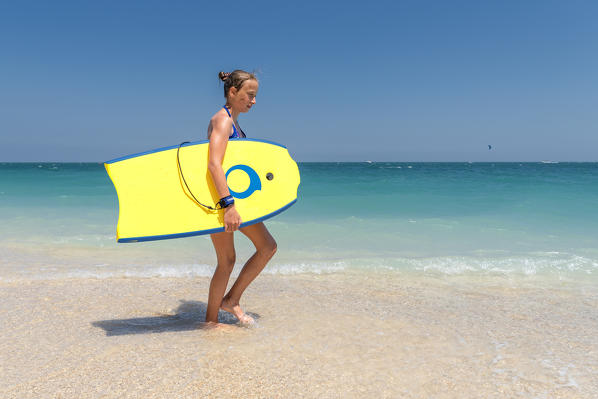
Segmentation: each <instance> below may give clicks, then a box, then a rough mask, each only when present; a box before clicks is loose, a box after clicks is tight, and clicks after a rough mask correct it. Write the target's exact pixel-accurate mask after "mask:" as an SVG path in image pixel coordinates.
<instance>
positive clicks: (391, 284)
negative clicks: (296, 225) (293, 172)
mask: <svg viewBox="0 0 598 399" xmlns="http://www.w3.org/2000/svg"><path fill="white" fill-rule="evenodd" d="M208 284H209V279H208V278H110V279H65V280H45V281H43V280H39V281H35V280H30V281H19V282H10V283H7V282H0V330H1V337H2V339H1V341H0V381H2V384H0V397H2V398H19V399H22V398H36V399H37V398H203V397H214V398H225V397H231V398H237V397H247V398H481V397H483V398H501V399H502V398H515V397H523V398H594V397H595V393H596V392H598V379H597V378H596V375H598V291H597V290H596V285H592V284H587V285H584V284H568V283H563V282H558V281H548V282H547V281H541V280H540V279H535V280H533V281H530V280H525V279H521V280H508V279H505V278H499V277H484V278H477V279H476V278H464V277H437V278H435V277H430V276H427V277H424V276H422V275H417V276H413V275H406V274H400V273H381V272H380V273H378V272H376V273H359V272H342V273H336V274H322V275H313V274H311V275H291V276H282V275H262V276H259V277H258V279H257V280H256V281H255V282H254V284H253V285H252V286H250V287H249V289H248V291H247V292H246V294H245V296H244V298H243V301H242V303H241V305H242V306H243V307H244V309H245V310H246V311H247V312H248V313H249V314H251V315H252V316H253V317H254V318H256V319H257V323H258V325H257V326H255V327H252V328H245V327H239V326H238V325H236V324H235V322H234V319H233V318H232V317H229V316H227V315H226V314H221V316H222V318H221V319H222V320H223V321H224V323H225V327H224V328H221V329H216V330H209V329H205V328H204V327H205V326H204V324H203V323H202V321H203V318H204V316H205V308H206V303H205V301H206V299H207V292H208Z"/></svg>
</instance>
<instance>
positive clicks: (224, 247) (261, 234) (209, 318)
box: [206, 70, 276, 324]
mask: <svg viewBox="0 0 598 399" xmlns="http://www.w3.org/2000/svg"><path fill="white" fill-rule="evenodd" d="M218 77H219V78H220V79H221V80H222V81H223V82H224V97H225V98H226V105H225V106H224V107H223V108H222V109H221V110H220V111H218V112H216V114H214V116H213V117H212V119H211V120H210V125H209V126H208V140H209V141H210V144H209V160H208V162H209V165H208V169H209V171H210V174H211V176H212V180H213V181H214V185H215V187H216V190H217V191H218V194H219V195H220V198H221V200H220V205H221V206H222V207H223V208H224V232H220V233H215V234H211V238H212V243H213V244H214V249H215V250H216V257H217V260H218V265H217V266H216V271H215V272H214V276H213V277H212V281H211V282H210V293H209V297H208V309H207V311H206V322H207V323H209V324H212V323H218V310H219V309H222V310H225V311H227V312H229V313H232V314H234V315H235V316H236V317H237V319H239V321H240V322H241V323H244V324H246V323H253V321H254V320H253V318H252V317H251V316H249V315H247V314H245V312H243V310H242V309H241V307H240V306H239V301H240V299H241V295H243V292H244V291H245V289H246V288H247V287H248V286H249V284H250V283H251V282H252V281H253V280H254V279H255V278H256V277H257V275H258V274H259V273H260V272H261V271H262V270H263V269H264V267H265V266H266V263H268V261H269V260H270V259H271V258H272V256H274V253H275V252H276V241H274V238H272V236H271V235H270V233H269V232H268V229H266V226H264V223H261V222H260V223H256V224H252V225H250V226H246V227H241V228H239V226H240V225H241V223H242V220H241V216H240V215H239V213H238V212H237V210H236V209H235V204H234V199H233V197H232V196H231V195H230V192H229V190H228V185H227V184H226V177H225V175H224V170H223V169H222V160H223V159H224V153H225V152H226V145H227V143H228V140H229V139H232V138H244V137H246V136H245V133H244V132H243V130H241V127H240V126H239V123H238V122H237V118H238V117H239V114H241V113H242V112H249V110H250V109H251V107H252V106H253V105H255V97H256V95H257V91H258V86H259V84H258V80H257V78H256V77H255V75H254V74H252V73H248V72H245V71H242V70H236V71H233V72H231V73H226V72H220V73H219V74H218ZM236 230H239V231H241V233H243V234H245V235H246V236H247V237H248V238H249V239H250V240H251V242H252V243H253V245H254V246H255V249H256V251H255V253H254V254H253V256H251V257H250V258H249V260H248V261H247V263H245V266H243V269H242V270H241V273H240V274H239V277H237V280H236V281H235V283H234V284H233V286H232V287H231V289H230V290H229V291H228V293H227V294H226V295H224V292H225V290H226V287H227V285H228V279H229V277H230V273H231V272H232V270H233V267H234V265H235V256H236V255H235V244H234V237H233V235H234V232H235V231H236Z"/></svg>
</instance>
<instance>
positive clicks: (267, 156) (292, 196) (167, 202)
mask: <svg viewBox="0 0 598 399" xmlns="http://www.w3.org/2000/svg"><path fill="white" fill-rule="evenodd" d="M177 150H178V151H179V162H180V166H181V168H180V170H179V167H178V164H177ZM104 166H105V167H106V171H107V172H108V175H109V176H110V179H111V180H112V183H114V187H115V188H116V193H117V195H118V206H119V212H118V225H117V228H116V239H117V241H118V242H137V241H152V240H163V239H169V238H179V237H188V236H194V235H202V234H210V233H217V232H220V231H224V223H223V214H224V211H222V210H218V211H213V210H209V209H207V208H205V207H203V206H201V205H199V204H198V203H197V202H196V201H195V199H194V198H193V196H195V197H196V199H197V200H199V201H200V202H201V203H203V204H206V205H209V206H212V207H214V206H215V204H216V203H217V202H218V200H219V199H220V198H219V195H218V192H217V191H216V189H215V187H214V184H213V182H212V178H211V175H210V172H209V171H208V141H200V142H194V143H186V144H183V145H181V147H180V150H179V146H172V147H166V148H160V149H157V150H153V151H147V152H143V153H139V154H133V155H128V156H125V157H122V158H117V159H114V160H111V161H108V162H106V163H105V164H104ZM222 168H223V169H224V173H225V174H226V180H227V184H228V187H229V190H230V192H231V195H232V196H233V197H234V198H235V207H236V209H237V211H238V212H239V214H240V215H241V219H242V221H243V223H242V224H241V227H244V226H248V225H250V224H254V223H258V222H260V221H262V220H265V219H268V218H270V217H272V216H275V215H277V214H279V213H280V212H282V211H284V210H286V209H287V208H289V207H290V206H291V205H293V204H294V203H295V201H296V200H297V189H298V187H299V182H300V176H299V168H298V167H297V164H296V163H295V161H293V159H292V158H291V156H290V155H289V152H288V150H287V148H286V147H285V146H283V145H280V144H277V143H274V142H269V141H264V140H256V139H230V140H229V142H228V145H227V148H226V153H225V156H224V160H223V162H222ZM181 172H182V176H181ZM183 176H184V181H186V183H187V185H185V182H184V181H183ZM187 186H188V187H187Z"/></svg>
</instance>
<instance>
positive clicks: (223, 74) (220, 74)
mask: <svg viewBox="0 0 598 399" xmlns="http://www.w3.org/2000/svg"><path fill="white" fill-rule="evenodd" d="M229 76H230V72H218V77H219V78H220V80H222V81H223V82H225V81H226V79H228V77H229Z"/></svg>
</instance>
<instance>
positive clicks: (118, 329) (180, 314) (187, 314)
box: [91, 300, 260, 336]
mask: <svg viewBox="0 0 598 399" xmlns="http://www.w3.org/2000/svg"><path fill="white" fill-rule="evenodd" d="M180 302H181V304H180V305H179V307H178V308H177V310H176V314H174V315H169V314H160V313H157V314H156V315H155V316H151V317H138V318H134V319H116V320H99V321H94V322H92V323H91V324H92V325H93V326H94V327H99V328H101V329H103V330H104V331H106V335H107V336H113V335H126V334H151V333H161V332H172V331H189V330H197V329H201V328H205V327H206V324H205V322H204V320H205V318H206V309H207V306H208V305H207V304H206V303H205V302H199V301H185V300H181V301H180ZM247 314H248V315H250V316H251V317H253V318H254V320H257V319H259V318H260V316H259V315H258V314H255V313H251V312H247ZM218 320H219V321H220V323H222V324H237V325H238V320H237V319H236V318H235V316H233V315H232V314H230V313H228V312H223V311H220V312H219V313H218Z"/></svg>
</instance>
